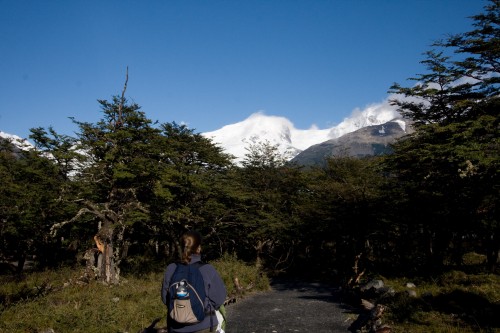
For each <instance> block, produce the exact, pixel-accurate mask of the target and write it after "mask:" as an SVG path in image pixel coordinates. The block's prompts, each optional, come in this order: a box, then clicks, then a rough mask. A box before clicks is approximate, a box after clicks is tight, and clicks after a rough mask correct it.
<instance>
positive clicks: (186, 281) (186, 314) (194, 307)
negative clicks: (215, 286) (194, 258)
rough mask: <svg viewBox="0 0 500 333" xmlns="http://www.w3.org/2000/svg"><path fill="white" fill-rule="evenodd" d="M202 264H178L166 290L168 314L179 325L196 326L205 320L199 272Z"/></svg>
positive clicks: (204, 295) (202, 284) (203, 289)
mask: <svg viewBox="0 0 500 333" xmlns="http://www.w3.org/2000/svg"><path fill="white" fill-rule="evenodd" d="M203 265H204V263H202V262H199V261H198V262H195V263H193V264H190V265H186V264H182V263H179V264H177V267H176V269H175V271H174V274H173V275H172V278H171V279H170V281H171V282H170V286H169V288H168V295H169V307H168V314H169V316H170V318H171V319H173V320H174V321H175V322H177V323H180V324H185V325H189V324H196V323H199V322H201V321H202V320H203V319H204V318H205V299H206V294H205V283H204V281H203V276H202V275H201V272H200V267H202V266H203Z"/></svg>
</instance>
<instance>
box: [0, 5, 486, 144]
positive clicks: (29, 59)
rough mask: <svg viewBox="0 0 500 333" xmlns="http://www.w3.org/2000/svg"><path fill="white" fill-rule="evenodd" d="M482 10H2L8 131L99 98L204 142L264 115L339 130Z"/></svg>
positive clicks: (1, 98)
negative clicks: (122, 98) (122, 102)
mask: <svg viewBox="0 0 500 333" xmlns="http://www.w3.org/2000/svg"><path fill="white" fill-rule="evenodd" d="M486 4H487V1H486V0H300V1H297V0H247V1H244V0H227V1H219V0H197V1H195V0H176V1H170V0H161V1H160V0H148V1H139V0H136V1H131V0H120V1H118V0H45V1H42V0H31V1H28V0H0V37H1V43H0V130H1V131H4V132H7V133H10V134H16V135H19V136H21V137H27V136H28V134H29V128H32V127H39V126H41V127H48V126H53V127H54V129H55V130H56V131H58V132H60V133H64V134H70V135H71V134H72V133H73V132H74V131H75V130H76V127H75V126H74V125H73V124H72V122H71V120H69V119H68V117H75V119H77V120H79V121H88V122H97V121H98V120H99V119H100V117H101V113H100V108H99V105H98V103H97V99H108V100H109V99H111V97H112V96H113V95H119V94H120V93H121V90H122V88H123V84H124V81H125V73H126V67H127V66H128V67H129V81H128V88H127V91H126V97H127V98H128V99H129V100H133V101H135V102H136V103H137V104H139V105H140V106H141V107H142V110H143V111H144V112H145V113H146V115H147V116H148V117H149V118H150V119H152V120H158V121H160V122H171V121H175V122H177V123H186V124H187V125H188V126H189V127H190V128H193V129H195V131H196V132H207V131H213V130H216V129H219V128H220V127H222V126H224V125H227V124H231V123H235V122H238V121H241V120H243V119H245V118H247V117H248V116H249V115H250V114H252V113H254V112H257V111H261V110H263V111H264V112H265V113H266V114H268V115H276V116H284V117H286V118H288V119H289V120H290V121H292V122H293V123H294V124H295V127H297V128H300V129H306V128H309V127H310V126H311V125H312V124H315V125H317V126H318V127H319V128H327V127H331V126H333V125H335V124H338V123H339V122H341V121H342V120H343V119H344V118H345V117H348V116H349V115H350V114H351V112H352V111H353V110H354V109H355V108H361V109H362V108H364V107H365V106H366V105H368V104H371V103H378V102H381V101H382V100H384V99H385V98H386V97H387V90H388V89H389V87H390V86H391V84H392V83H394V82H399V83H402V84H405V85H406V84H411V83H410V82H407V81H406V79H407V78H409V77H412V76H414V75H415V74H416V73H421V72H423V70H424V68H423V67H422V65H421V64H420V63H419V61H421V60H423V56H422V53H423V52H425V51H427V50H429V49H430V44H431V43H432V42H433V41H435V40H437V39H439V38H442V37H444V36H446V35H447V34H449V33H459V32H465V31H469V30H470V29H471V23H472V21H471V20H470V19H468V18H467V17H469V16H471V15H475V14H478V13H481V12H483V7H484V5H486Z"/></svg>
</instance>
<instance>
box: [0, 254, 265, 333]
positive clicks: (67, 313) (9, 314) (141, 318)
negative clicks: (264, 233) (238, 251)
mask: <svg viewBox="0 0 500 333" xmlns="http://www.w3.org/2000/svg"><path fill="white" fill-rule="evenodd" d="M212 264H213V265H214V266H215V267H216V268H217V269H218V271H219V272H220V273H221V276H222V277H223V279H224V281H225V283H226V286H227V287H228V290H229V291H230V292H234V287H233V283H232V282H231V281H232V279H233V277H235V276H238V279H239V280H240V283H241V284H242V285H243V286H247V285H249V284H253V285H254V288H252V290H263V289H267V288H269V281H268V280H267V278H266V277H265V275H262V274H259V273H258V272H257V271H256V270H255V268H253V267H251V266H248V265H246V264H244V263H242V262H240V261H238V260H237V259H236V258H235V257H231V256H225V257H224V258H222V259H221V260H218V261H216V262H213V263H212ZM80 273H81V272H80V271H79V270H70V269H60V270H57V271H46V272H39V273H33V274H31V275H29V276H27V277H26V278H25V279H23V280H22V281H16V280H14V279H12V278H8V277H5V276H3V277H0V279H1V280H0V296H1V297H2V305H1V308H0V310H1V313H0V332H1V333H4V332H5V333H7V332H9V333H14V332H30V333H31V332H33V333H35V332H43V331H46V330H49V329H53V330H54V332H56V333H59V332H75V333H78V332H85V333H97V332H99V333H101V332H122V333H124V332H134V333H135V332H138V331H139V330H141V329H143V328H145V327H147V326H149V325H150V324H151V322H152V321H153V320H154V319H155V318H162V320H161V321H160V323H159V324H158V326H164V325H165V319H164V317H165V316H166V309H165V306H164V305H163V303H162V301H161V298H160V290H161V282H162V279H163V269H160V270H159V271H158V272H155V273H151V274H148V275H144V276H141V277H134V276H123V277H122V282H121V283H120V284H119V285H115V286H107V285H104V284H102V283H99V282H97V281H92V282H91V283H90V284H77V283H67V282H68V281H70V280H71V281H75V280H74V279H75V278H76V277H77V276H79V275H80ZM65 284H66V285H65Z"/></svg>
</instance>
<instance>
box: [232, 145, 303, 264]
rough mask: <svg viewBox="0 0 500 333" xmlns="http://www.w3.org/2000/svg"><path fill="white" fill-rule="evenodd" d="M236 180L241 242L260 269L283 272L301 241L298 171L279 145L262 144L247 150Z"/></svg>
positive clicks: (237, 215) (299, 178) (299, 177)
mask: <svg viewBox="0 0 500 333" xmlns="http://www.w3.org/2000/svg"><path fill="white" fill-rule="evenodd" d="M235 177H236V183H235V186H236V187H237V195H238V200H237V201H236V205H237V213H236V220H237V221H238V224H237V230H239V232H240V234H239V239H242V240H243V239H244V240H245V247H247V249H248V250H253V252H254V253H255V256H254V258H253V259H254V260H255V264H256V266H257V267H261V266H264V265H265V266H267V267H268V268H271V269H275V270H282V269H283V268H284V267H287V266H288V265H289V264H290V262H291V261H292V258H293V255H292V254H294V251H295V249H296V246H297V242H298V240H299V239H300V236H299V235H298V234H297V233H296V232H297V231H298V225H299V224H300V219H299V217H300V215H299V214H298V207H299V200H300V190H301V189H302V188H304V184H303V179H302V176H301V174H300V171H299V169H298V168H296V167H294V166H289V165H287V164H286V159H285V158H284V156H283V155H282V154H281V153H280V152H279V150H278V147H277V146H273V145H271V144H270V143H269V142H261V143H258V144H254V145H251V146H250V147H249V148H248V153H247V154H246V155H245V158H244V160H243V162H242V167H241V168H239V169H237V170H236V172H235ZM240 250H241V249H240ZM264 258H266V261H264V260H263V259H264Z"/></svg>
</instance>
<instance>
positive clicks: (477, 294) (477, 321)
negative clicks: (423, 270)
mask: <svg viewBox="0 0 500 333" xmlns="http://www.w3.org/2000/svg"><path fill="white" fill-rule="evenodd" d="M384 280H385V283H386V284H387V285H389V286H394V289H395V290H396V291H397V293H396V296H395V297H393V298H391V299H388V301H387V305H388V306H389V313H388V315H387V317H386V319H387V320H388V321H389V322H390V325H391V326H392V327H393V332H408V333H410V332H411V333H423V332H425V333H429V332H500V276H498V275H496V274H485V273H475V274H466V273H465V272H462V271H457V270H453V271H449V272H446V273H443V274H442V275H440V276H437V277H435V278H433V279H420V280H419V281H411V282H414V283H415V284H416V286H417V288H416V291H417V297H409V296H407V295H406V293H405V292H404V289H405V287H404V286H405V284H406V282H410V281H407V280H405V279H384Z"/></svg>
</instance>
